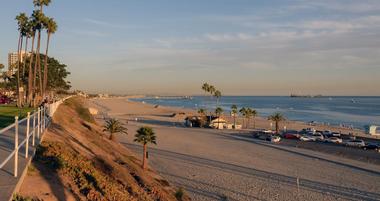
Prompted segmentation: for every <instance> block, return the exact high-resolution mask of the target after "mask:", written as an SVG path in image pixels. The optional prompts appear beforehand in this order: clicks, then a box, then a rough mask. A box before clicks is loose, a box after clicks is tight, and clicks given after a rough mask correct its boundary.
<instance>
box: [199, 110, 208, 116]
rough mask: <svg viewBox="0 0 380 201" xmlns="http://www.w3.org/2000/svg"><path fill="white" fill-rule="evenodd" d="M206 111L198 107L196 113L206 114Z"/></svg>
mask: <svg viewBox="0 0 380 201" xmlns="http://www.w3.org/2000/svg"><path fill="white" fill-rule="evenodd" d="M206 112H207V110H206V109H203V108H199V109H198V114H200V115H202V116H205V115H206Z"/></svg>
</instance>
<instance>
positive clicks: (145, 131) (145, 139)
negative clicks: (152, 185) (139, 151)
mask: <svg viewBox="0 0 380 201" xmlns="http://www.w3.org/2000/svg"><path fill="white" fill-rule="evenodd" d="M136 132H137V133H136V135H135V140H134V141H135V142H138V143H140V144H142V145H143V163H142V168H143V169H144V170H145V169H146V165H147V163H148V161H147V144H148V143H152V144H157V142H156V134H155V133H154V131H153V129H152V128H151V127H147V126H143V127H141V128H139V129H138V130H137V131H136Z"/></svg>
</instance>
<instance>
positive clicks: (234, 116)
mask: <svg viewBox="0 0 380 201" xmlns="http://www.w3.org/2000/svg"><path fill="white" fill-rule="evenodd" d="M234 129H236V114H234Z"/></svg>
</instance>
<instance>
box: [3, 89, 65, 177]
mask: <svg viewBox="0 0 380 201" xmlns="http://www.w3.org/2000/svg"><path fill="white" fill-rule="evenodd" d="M70 97H71V96H69V97H66V98H63V99H61V100H59V101H56V102H54V103H51V104H49V105H46V106H42V107H38V109H37V110H36V111H34V113H33V114H31V113H30V112H28V113H27V117H26V118H24V119H22V120H19V119H18V118H19V117H18V116H15V123H13V124H12V125H9V126H7V127H5V128H3V129H1V130H0V135H1V134H4V133H5V132H12V129H14V149H13V151H12V152H11V153H9V155H8V156H7V157H6V158H5V159H4V160H3V161H0V169H2V168H3V167H4V166H5V165H6V164H7V163H8V162H9V161H10V160H11V159H12V157H14V177H17V176H18V172H17V171H18V157H19V150H20V149H21V148H22V147H23V146H24V145H25V158H28V157H29V156H28V155H29V140H30V138H31V137H32V146H33V147H35V146H36V139H35V138H37V140H39V141H40V139H41V138H40V135H42V133H44V131H45V129H46V128H47V127H48V125H49V123H50V121H51V117H53V115H54V113H55V112H56V111H57V108H58V106H59V105H60V104H61V103H63V102H64V101H65V100H66V99H68V98H70ZM31 119H32V125H31ZM24 122H26V125H25V127H26V128H25V139H24V140H23V141H22V142H19V127H20V125H21V124H23V123H24ZM39 141H38V142H39Z"/></svg>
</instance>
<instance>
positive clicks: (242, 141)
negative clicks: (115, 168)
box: [88, 98, 380, 200]
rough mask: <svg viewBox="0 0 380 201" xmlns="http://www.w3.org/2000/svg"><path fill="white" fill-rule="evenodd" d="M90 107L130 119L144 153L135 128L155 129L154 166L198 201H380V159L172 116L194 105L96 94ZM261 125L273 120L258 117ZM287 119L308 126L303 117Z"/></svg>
mask: <svg viewBox="0 0 380 201" xmlns="http://www.w3.org/2000/svg"><path fill="white" fill-rule="evenodd" d="M88 105H89V106H91V107H94V108H97V109H98V110H99V111H100V115H98V116H97V119H98V121H99V123H101V122H102V120H103V118H106V117H115V118H118V119H120V120H121V121H122V122H124V124H125V125H126V126H127V128H128V129H129V134H128V135H118V139H119V141H120V143H122V144H123V145H125V146H127V147H128V148H129V149H131V150H133V151H134V152H135V153H136V155H137V156H140V155H141V146H140V145H138V144H135V143H134V142H133V136H134V134H135V131H136V129H137V128H138V127H140V126H143V125H145V126H151V127H153V128H154V130H155V132H156V134H157V140H158V145H156V146H154V145H149V146H150V147H149V162H150V165H151V166H152V167H153V168H154V169H156V170H157V171H158V172H159V173H160V175H161V176H163V177H164V178H166V179H167V180H169V182H170V183H172V184H174V185H176V186H177V187H184V188H185V189H186V191H187V193H189V194H190V196H191V197H192V198H193V200H380V194H379V193H378V192H379V191H380V166H378V165H374V164H368V163H364V162H361V161H356V160H351V159H347V158H342V157H338V156H335V155H331V154H326V153H321V152H317V151H312V150H306V149H300V148H297V147H283V146H280V145H274V144H271V143H269V142H265V141H259V140H254V139H247V138H242V137H240V136H238V135H237V134H244V133H246V131H244V130H243V131H226V130H213V129H202V128H185V127H183V119H184V115H178V116H177V115H176V116H174V117H172V114H173V113H176V114H178V113H180V112H186V113H187V114H192V113H194V112H195V111H192V110H183V109H180V108H171V107H158V108H155V107H154V106H152V105H149V104H142V103H136V102H129V101H128V100H127V99H123V98H118V99H93V100H90V101H89V104H88ZM136 120H137V121H136ZM256 125H257V127H264V126H265V125H266V126H268V125H269V122H268V121H267V120H265V119H260V118H259V119H257V122H256ZM286 125H287V127H288V128H290V129H293V128H304V127H305V125H304V124H303V123H301V122H286ZM318 129H323V128H318ZM329 129H330V130H334V129H332V128H329ZM342 132H345V131H343V130H342Z"/></svg>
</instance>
